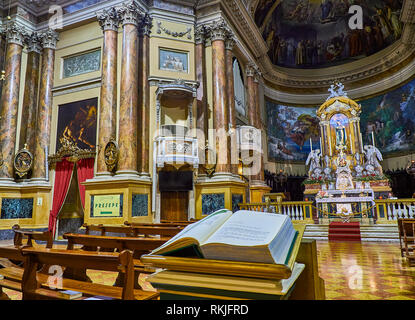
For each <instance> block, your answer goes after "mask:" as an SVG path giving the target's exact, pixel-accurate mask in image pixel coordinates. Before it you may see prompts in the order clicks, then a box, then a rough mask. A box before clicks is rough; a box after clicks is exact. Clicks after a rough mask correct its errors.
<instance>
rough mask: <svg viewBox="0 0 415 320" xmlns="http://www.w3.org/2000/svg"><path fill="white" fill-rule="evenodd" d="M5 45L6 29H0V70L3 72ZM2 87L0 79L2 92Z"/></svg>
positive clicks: (0, 83) (0, 90)
mask: <svg viewBox="0 0 415 320" xmlns="http://www.w3.org/2000/svg"><path fill="white" fill-rule="evenodd" d="M6 45H7V39H6V31H5V30H1V31H0V70H1V72H2V73H3V72H4V71H5V70H4V68H5V62H6V61H5V55H6ZM2 88H3V81H0V93H1V92H2Z"/></svg>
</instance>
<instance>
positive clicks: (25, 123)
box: [19, 33, 42, 153]
mask: <svg viewBox="0 0 415 320" xmlns="http://www.w3.org/2000/svg"><path fill="white" fill-rule="evenodd" d="M41 53H42V43H41V38H40V37H39V34H37V33H32V34H31V35H30V36H29V37H28V38H27V67H26V77H25V86H24V95H23V108H22V116H21V124H20V139H19V149H22V148H23V147H24V146H25V144H27V148H28V150H29V151H30V152H32V153H33V152H34V150H35V140H36V113H37V98H38V89H39V67H40V54H41Z"/></svg>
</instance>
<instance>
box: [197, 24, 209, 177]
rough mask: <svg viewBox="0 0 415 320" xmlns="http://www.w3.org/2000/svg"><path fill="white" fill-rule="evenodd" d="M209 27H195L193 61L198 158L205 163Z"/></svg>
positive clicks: (201, 167) (201, 169)
mask: <svg viewBox="0 0 415 320" xmlns="http://www.w3.org/2000/svg"><path fill="white" fill-rule="evenodd" d="M208 32H209V29H208V27H207V26H205V25H200V26H198V27H197V28H196V29H195V63H196V80H197V81H198V83H199V86H198V88H197V91H196V104H197V108H196V110H197V111H196V128H197V129H198V130H197V139H198V147H199V159H200V161H201V163H202V164H203V163H206V162H207V159H206V157H205V145H206V140H207V139H208V129H209V124H208V120H209V114H208V105H207V87H206V84H207V82H206V53H205V42H206V37H207V36H208ZM203 170H204V169H203V166H199V173H204V172H203Z"/></svg>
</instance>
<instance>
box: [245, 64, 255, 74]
mask: <svg viewBox="0 0 415 320" xmlns="http://www.w3.org/2000/svg"><path fill="white" fill-rule="evenodd" d="M256 71H257V66H256V65H255V64H254V63H253V62H250V63H249V64H248V65H247V66H246V69H245V72H246V76H247V77H254V76H255V73H256Z"/></svg>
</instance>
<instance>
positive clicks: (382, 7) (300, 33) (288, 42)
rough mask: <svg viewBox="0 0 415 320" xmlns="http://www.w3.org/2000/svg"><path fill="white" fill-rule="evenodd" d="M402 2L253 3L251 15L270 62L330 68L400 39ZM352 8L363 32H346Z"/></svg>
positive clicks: (288, 0)
mask: <svg viewBox="0 0 415 320" xmlns="http://www.w3.org/2000/svg"><path fill="white" fill-rule="evenodd" d="M402 3H403V0H355V1H353V0H350V1H349V0H285V1H280V0H259V2H258V5H257V7H256V10H255V12H254V20H255V23H256V25H257V26H258V28H259V30H260V32H261V34H262V36H263V38H264V40H265V41H266V43H267V45H268V47H269V51H268V55H269V58H270V59H271V62H272V63H273V64H275V65H278V66H281V67H287V68H300V69H313V68H325V67H331V66H336V65H340V64H344V63H348V62H352V61H355V60H358V59H361V58H364V57H367V56H370V55H372V54H374V53H376V52H378V51H380V50H382V49H384V48H386V47H387V46H389V45H391V44H392V43H394V42H395V41H396V40H398V39H399V38H400V37H401V34H402V27H403V26H402V23H401V22H400V21H399V16H400V12H401V8H402ZM352 5H358V6H360V7H361V8H362V12H363V19H362V21H363V28H362V29H354V30H352V29H350V27H349V20H350V18H351V17H353V16H354V12H353V13H352V14H350V13H349V8H350V7H351V6H352Z"/></svg>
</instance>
